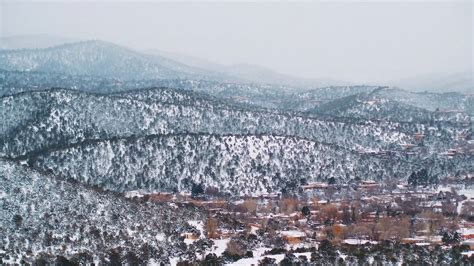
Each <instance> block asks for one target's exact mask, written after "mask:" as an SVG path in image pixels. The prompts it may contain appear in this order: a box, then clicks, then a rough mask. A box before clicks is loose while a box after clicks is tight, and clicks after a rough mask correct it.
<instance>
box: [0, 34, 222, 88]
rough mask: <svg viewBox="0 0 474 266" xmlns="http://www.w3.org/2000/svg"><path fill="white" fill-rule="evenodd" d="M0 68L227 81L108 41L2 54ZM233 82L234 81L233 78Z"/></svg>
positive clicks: (206, 72)
mask: <svg viewBox="0 0 474 266" xmlns="http://www.w3.org/2000/svg"><path fill="white" fill-rule="evenodd" d="M0 68H1V69H5V70H17V71H42V72H50V73H64V74H71V75H89V76H101V77H106V78H116V79H120V80H130V79H136V80H139V79H170V78H171V79H173V78H191V79H225V78H227V77H225V76H223V75H222V74H216V73H213V72H210V71H207V70H203V69H198V68H193V67H189V66H187V65H184V64H181V63H178V62H175V61H173V60H170V59H167V58H164V57H160V56H152V55H147V54H142V53H139V52H136V51H133V50H130V49H128V48H125V47H121V46H118V45H115V44H112V43H108V42H104V41H84V42H77V43H69V44H64V45H60V46H54V47H49V48H45V49H22V50H1V51H0ZM229 78H230V77H229Z"/></svg>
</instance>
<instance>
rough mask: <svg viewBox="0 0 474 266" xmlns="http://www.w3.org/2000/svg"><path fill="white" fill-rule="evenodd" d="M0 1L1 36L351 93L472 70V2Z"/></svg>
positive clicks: (473, 33) (473, 43) (473, 42)
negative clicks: (156, 55) (268, 71)
mask: <svg viewBox="0 0 474 266" xmlns="http://www.w3.org/2000/svg"><path fill="white" fill-rule="evenodd" d="M2 1H3V0H0V2H1V3H2V4H0V9H1V10H0V12H1V13H0V27H1V28H0V34H1V35H2V36H11V35H27V34H50V35H56V36H65V37H71V38H76V39H103V40H108V41H112V42H116V43H120V44H125V45H128V46H130V47H135V48H138V49H151V48H155V49H160V50H164V51H170V52H177V53H182V54H187V55H192V56H196V57H200V58H204V59H207V60H210V61H214V62H218V63H224V64H235V63H250V64H258V65H262V66H267V67H269V68H272V69H274V70H277V71H279V72H282V73H287V74H291V75H295V76H302V77H309V78H326V77H330V78H335V79H341V80H348V81H353V82H359V83H360V82H376V81H387V80H395V79H400V78H404V77H412V76H416V75H419V74H425V73H433V72H440V73H454V72H460V71H470V72H472V69H473V61H474V57H473V45H474V41H473V37H474V36H473V35H474V32H473V31H474V29H473V27H474V26H473V25H474V19H473V9H474V7H473V1H442V2H439V1H438V2H428V1H422V2H407V1H404V2H400V1H399V2H384V3H380V2H378V3H377V2H353V1H352V2H336V3H335V2H312V3H290V2H271V3H252V2H245V3H242V2H241V3H211V2H200V3H183V2H179V3H178V2H174V3H169V2H168V3H167V2H134V3H131V2H118V1H117V2H113V1H108V2H104V1H101V2H99V1H95V2H94V1H89V2H87V3H78V2H75V3H70V2H69V3H66V2H47V3H34V2H18V1H3V2H2Z"/></svg>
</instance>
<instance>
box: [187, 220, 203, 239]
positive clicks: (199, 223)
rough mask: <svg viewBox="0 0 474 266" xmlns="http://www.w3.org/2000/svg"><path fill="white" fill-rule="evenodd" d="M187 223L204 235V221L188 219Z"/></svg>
mask: <svg viewBox="0 0 474 266" xmlns="http://www.w3.org/2000/svg"><path fill="white" fill-rule="evenodd" d="M188 224H189V225H191V226H194V227H195V228H196V229H197V230H198V231H199V232H200V233H201V237H202V236H204V222H203V221H188Z"/></svg>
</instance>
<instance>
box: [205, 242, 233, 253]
mask: <svg viewBox="0 0 474 266" xmlns="http://www.w3.org/2000/svg"><path fill="white" fill-rule="evenodd" d="M212 241H214V245H213V246H212V247H211V250H210V251H206V254H209V253H214V254H216V255H217V256H221V255H222V253H223V252H224V251H225V250H226V248H227V243H229V241H230V238H225V239H213V240H212Z"/></svg>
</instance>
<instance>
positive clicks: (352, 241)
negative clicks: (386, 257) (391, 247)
mask: <svg viewBox="0 0 474 266" xmlns="http://www.w3.org/2000/svg"><path fill="white" fill-rule="evenodd" d="M343 242H344V243H346V244H348V245H364V244H367V243H369V244H377V241H370V240H365V239H354V238H348V239H344V241H343Z"/></svg>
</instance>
